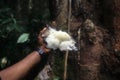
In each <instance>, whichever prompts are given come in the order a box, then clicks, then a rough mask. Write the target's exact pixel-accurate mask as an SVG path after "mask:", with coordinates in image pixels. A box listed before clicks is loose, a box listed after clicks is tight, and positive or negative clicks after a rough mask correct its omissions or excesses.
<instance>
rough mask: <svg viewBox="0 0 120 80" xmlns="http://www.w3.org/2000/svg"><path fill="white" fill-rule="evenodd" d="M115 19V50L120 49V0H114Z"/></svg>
mask: <svg viewBox="0 0 120 80" xmlns="http://www.w3.org/2000/svg"><path fill="white" fill-rule="evenodd" d="M114 1H115V2H114V3H115V5H114V14H115V15H114V19H113V26H114V31H115V38H116V42H115V51H117V52H118V51H120V0H114Z"/></svg>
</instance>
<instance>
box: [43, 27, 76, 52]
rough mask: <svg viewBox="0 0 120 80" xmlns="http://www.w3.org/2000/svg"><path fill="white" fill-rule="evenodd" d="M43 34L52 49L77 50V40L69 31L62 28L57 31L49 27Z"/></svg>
mask: <svg viewBox="0 0 120 80" xmlns="http://www.w3.org/2000/svg"><path fill="white" fill-rule="evenodd" d="M42 36H43V37H45V41H46V42H47V47H48V48H50V49H54V50H56V49H60V50H61V51H66V50H70V51H71V50H75V51H76V50H77V48H76V47H75V43H76V42H75V41H74V40H73V39H72V37H71V36H70V35H69V34H68V33H67V32H64V31H61V30H59V31H57V30H55V29H53V28H51V27H48V29H47V30H46V31H45V32H44V33H43V34H42Z"/></svg>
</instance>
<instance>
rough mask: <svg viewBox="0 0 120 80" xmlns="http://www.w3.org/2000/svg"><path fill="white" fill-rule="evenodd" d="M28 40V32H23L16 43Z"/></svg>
mask: <svg viewBox="0 0 120 80" xmlns="http://www.w3.org/2000/svg"><path fill="white" fill-rule="evenodd" d="M28 40H29V34H28V33H23V34H21V35H20V37H19V38H18V40H17V43H24V42H26V41H28Z"/></svg>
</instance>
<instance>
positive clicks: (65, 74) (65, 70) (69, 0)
mask: <svg viewBox="0 0 120 80" xmlns="http://www.w3.org/2000/svg"><path fill="white" fill-rule="evenodd" d="M68 2H69V12H68V33H70V18H71V0H68ZM68 53H69V51H68V50H67V51H66V54H65V64H64V80H66V78H67V61H68Z"/></svg>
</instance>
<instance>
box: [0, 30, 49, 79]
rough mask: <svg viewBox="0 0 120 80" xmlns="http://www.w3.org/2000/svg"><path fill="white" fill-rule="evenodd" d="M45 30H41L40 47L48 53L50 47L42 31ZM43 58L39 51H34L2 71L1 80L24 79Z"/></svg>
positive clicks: (0, 72) (0, 73)
mask: <svg viewBox="0 0 120 80" xmlns="http://www.w3.org/2000/svg"><path fill="white" fill-rule="evenodd" d="M43 30H44V29H43ZM43 30H42V31H40V33H39V36H38V43H39V44H40V46H39V48H41V49H43V51H44V52H45V54H48V53H49V51H50V49H47V48H46V45H45V44H44V43H43V38H42V37H41V32H43ZM41 60H42V57H41V56H40V55H39V54H38V52H37V51H33V52H31V53H30V54H29V55H28V56H26V57H25V58H24V59H23V60H21V61H19V62H18V63H16V64H14V65H12V66H10V67H8V68H6V69H4V70H2V71H0V77H1V79H0V80H22V79H23V78H25V77H26V76H27V75H28V74H29V72H30V71H31V69H33V68H34V67H35V66H36V65H38V64H39V63H40V61H41Z"/></svg>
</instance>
